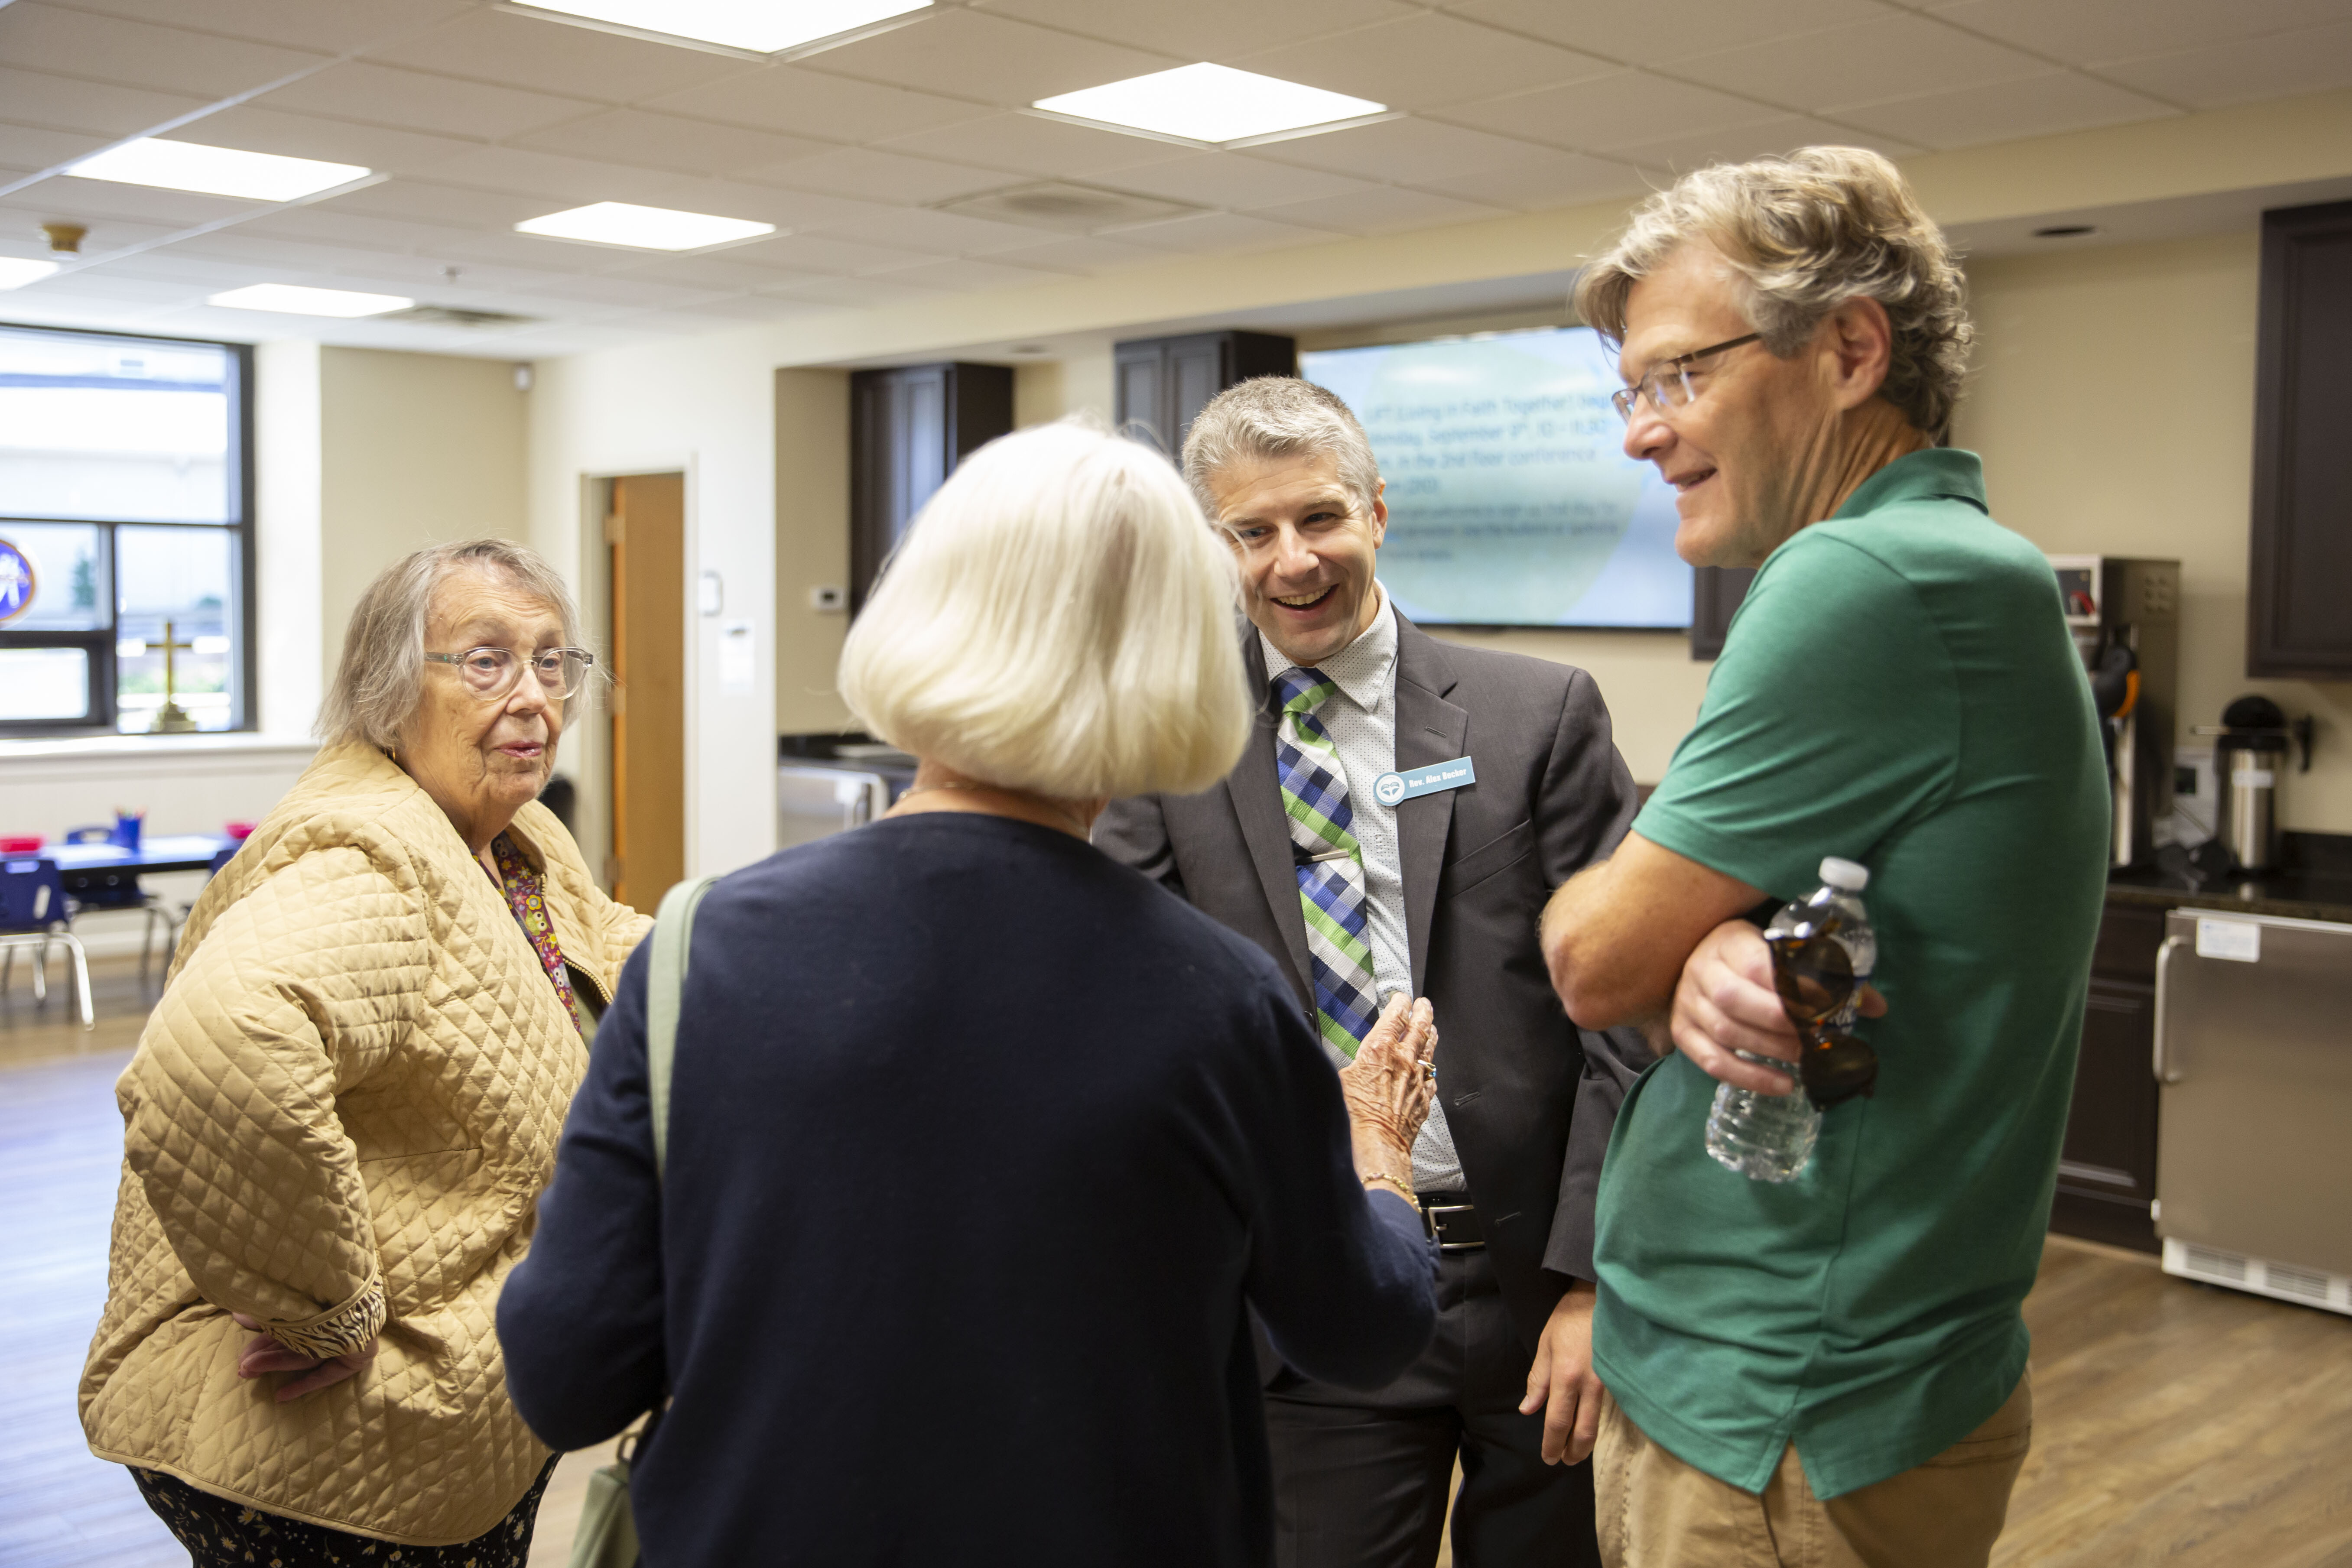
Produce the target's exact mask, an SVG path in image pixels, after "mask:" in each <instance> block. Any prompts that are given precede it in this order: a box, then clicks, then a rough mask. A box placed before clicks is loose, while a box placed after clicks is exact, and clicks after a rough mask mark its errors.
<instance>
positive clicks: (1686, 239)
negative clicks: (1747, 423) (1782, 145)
mask: <svg viewBox="0 0 2352 1568" xmlns="http://www.w3.org/2000/svg"><path fill="white" fill-rule="evenodd" d="M1694 242H1696V243H1700V244H1705V245H1707V246H1709V247H1713V248H1714V249H1715V250H1716V251H1717V253H1718V254H1719V255H1721V256H1722V258H1723V259H1724V261H1725V262H1726V263H1727V264H1728V266H1729V267H1730V268H1731V270H1732V274H1733V276H1734V277H1735V278H1737V279H1738V280H1739V282H1740V285H1741V287H1742V289H1743V290H1744V291H1745V292H1746V294H1747V296H1748V297H1747V300H1746V301H1745V303H1746V306H1747V315H1748V321H1749V323H1750V324H1751V325H1753V326H1754V327H1755V328H1756V331H1757V332H1758V333H1759V335H1760V336H1761V337H1762V338H1763V340H1764V346H1765V347H1766V348H1767V349H1769V351H1771V352H1772V353H1775V354H1778V355H1780V357H1782V358H1783V359H1785V358H1787V357H1788V356H1789V355H1790V354H1793V353H1796V352H1797V350H1798V348H1799V347H1800V346H1801V345H1802V344H1803V343H1804V342H1806V341H1807V340H1808V339H1810V338H1811V336H1812V333H1813V329H1814V328H1815V327H1817V326H1819V325H1820V324H1821V321H1822V317H1824V316H1826V315H1828V314H1829V313H1830V311H1832V310H1835V309H1836V308H1837V307H1838V306H1840V305H1842V304H1843V303H1845V302H1846V301H1847V300H1854V299H1871V300H1877V301H1878V302H1879V303H1880V304H1881V305H1883V306H1885V308H1886V316H1887V320H1888V322H1889V323H1890V324H1891V325H1892V327H1893V328H1894V338H1895V342H1894V348H1893V353H1892V356H1891V358H1890V360H1889V362H1888V364H1887V368H1886V382H1885V385H1883V386H1882V387H1880V388H1879V395H1880V396H1882V397H1884V398H1885V399H1886V401H1887V402H1889V403H1891V404H1893V405H1895V407H1896V408H1899V409H1901V410H1902V411H1903V414H1904V416H1905V417H1906V418H1908V419H1909V420H1910V421H1911V423H1912V424H1913V425H1914V426H1916V427H1917V428H1919V429H1921V430H1923V431H1926V432H1927V434H1929V435H1931V436H1934V437H1937V438H1938V439H1941V438H1942V437H1943V436H1944V434H1945V432H1946V430H1947V429H1948V427H1949V426H1950V425H1951V420H1952V407H1953V405H1955V404H1956V403H1958V401H1959V395H1960V380H1961V376H1962V374H1964V373H1965V371H1966V370H1967V367H1968V358H1969V344H1970V343H1971V342H1974V341H1975V338H1976V329H1975V328H1974V327H1973V326H1971V325H1970V324H1969V312H1968V296H1967V286H1966V280H1965V279H1963V278H1962V276H1961V273H1960V268H1959V263H1958V261H1957V260H1955V259H1954V258H1953V256H1952V250H1951V247H1950V246H1949V245H1948V244H1947V243H1946V242H1945V239H1944V234H1943V230H1941V229H1939V228H1937V226H1936V225H1935V223H1934V221H1933V220H1932V219H1930V218H1929V217H1928V216H1927V213H1926V212H1925V211H1924V210H1923V209H1922V208H1921V207H1920V205H1919V203H1918V200H1917V198H1916V197H1915V196H1913V195H1912V194H1911V187H1910V186H1909V185H1908V184H1906V183H1905V182H1904V179H1903V176H1902V174H1899V173H1898V172H1897V171H1896V170H1895V165H1894V164H1893V163H1888V162H1887V161H1886V160H1885V158H1882V157H1880V156H1879V155H1878V154H1877V153H1872V152H1867V151H1865V150H1864V149H1862V148H1860V147H1804V148H1800V149H1799V150H1798V151H1796V152H1794V153H1790V154H1789V155H1788V156H1787V157H1785V158H1759V159H1757V160H1755V161H1754V162H1752V163H1717V164H1715V165H1713V166H1712V167H1709V168H1705V169H1700V170H1697V171H1696V172H1695V173H1692V174H1685V175H1684V176H1683V177H1682V178H1681V179H1680V180H1677V181H1676V182H1675V184H1674V185H1673V186H1672V187H1671V188H1669V189H1667V190H1664V191H1661V192H1659V193H1658V194H1657V195H1654V196H1652V197H1651V198H1650V199H1649V200H1648V201H1646V202H1643V204H1642V205H1641V206H1640V207H1639V208H1637V209H1636V210H1635V212H1634V214H1633V226H1632V227H1630V228H1628V229H1627V230H1626V231H1625V233H1624V235H1623V237H1621V238H1620V239H1619V240H1618V241H1617V244H1616V246H1615V247H1613V248H1612V249H1611V250H1610V251H1609V253H1608V254H1607V255H1605V256H1602V257H1601V258H1597V259H1596V260H1594V261H1593V262H1591V264H1590V265H1589V266H1587V267H1586V268H1585V269H1584V271H1583V273H1582V275H1581V276H1580V277H1579V278H1578V279H1577V280H1576V309H1577V312H1578V314H1579V315H1580V316H1581V317H1582V318H1583V320H1584V322H1585V324H1586V325H1587V326H1590V327H1593V328H1596V329H1598V330H1599V331H1600V332H1601V335H1602V336H1603V337H1606V338H1608V339H1610V340H1612V342H1622V341H1623V339H1624V336H1625V302H1626V298H1627V296H1628V295H1630V294H1631V293H1632V292H1633V285H1634V284H1635V283H1636V282H1638V281H1639V280H1640V279H1643V278H1644V277H1647V276H1648V275H1649V274H1650V273H1652V272H1654V271H1655V270H1656V269H1657V268H1659V267H1660V266H1662V265H1664V262H1665V260H1666V258H1668V257H1670V256H1672V255H1673V254H1674V253H1675V251H1677V250H1679V249H1681V248H1682V247H1684V246H1685V245H1687V244H1691V243H1694Z"/></svg>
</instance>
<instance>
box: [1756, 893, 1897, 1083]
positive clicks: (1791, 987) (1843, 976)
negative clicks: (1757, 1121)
mask: <svg viewBox="0 0 2352 1568" xmlns="http://www.w3.org/2000/svg"><path fill="white" fill-rule="evenodd" d="M1770 941H1771V944H1772V989H1773V990H1775V991H1777V992H1779V993H1780V1010H1781V1011H1782V1012H1784V1013H1786V1014H1787V1015H1788V1016H1789V1022H1790V1023H1791V1024H1794V1025H1795V1026H1797V1037H1798V1038H1799V1039H1800V1040H1801V1041H1802V1042H1803V1043H1804V1049H1803V1050H1802V1051H1801V1052H1800V1053H1799V1055H1798V1058H1797V1079H1798V1081H1799V1082H1801V1083H1802V1084H1803V1085H1804V1086H1805V1096H1806V1098H1807V1099H1809V1100H1811V1101H1812V1102H1813V1103H1814V1104H1815V1105H1818V1106H1821V1107H1822V1108H1823V1109H1824V1110H1826V1109H1828V1108H1829V1107H1830V1106H1832V1105H1837V1104H1840V1103H1842V1102H1843V1101H1845V1100H1852V1099H1853V1097H1854V1096H1855V1095H1857V1094H1860V1095H1868V1094H1871V1093H1873V1092H1874V1091H1875V1090H1876V1089H1877V1087H1878V1053H1877V1052H1876V1051H1874V1050H1872V1049H1871V1048H1870V1045H1869V1042H1867V1041H1865V1040H1858V1039H1856V1038H1854V1037H1853V1036H1852V1035H1832V1034H1828V1033H1825V1032H1824V1031H1823V1028H1822V1026H1823V1025H1825V1024H1826V1023H1828V1021H1829V1020H1830V1019H1831V1018H1832V1017H1833V1016H1836V1014H1837V1012H1838V1010H1839V1009H1840V1008H1842V1007H1843V1006H1844V1005H1846V1004H1847V1003H1848V1002H1850V1001H1852V1000H1853V992H1854V984H1855V982H1854V978H1853V960H1852V959H1850V958H1848V957H1847V956H1846V951H1845V944H1844V943H1843V942H1839V941H1838V940H1837V938H1836V937H1835V936H1834V935H1833V934H1832V931H1831V930H1826V929H1825V930H1820V931H1813V932H1811V934H1809V935H1805V936H1779V937H1773V938H1771V939H1770Z"/></svg>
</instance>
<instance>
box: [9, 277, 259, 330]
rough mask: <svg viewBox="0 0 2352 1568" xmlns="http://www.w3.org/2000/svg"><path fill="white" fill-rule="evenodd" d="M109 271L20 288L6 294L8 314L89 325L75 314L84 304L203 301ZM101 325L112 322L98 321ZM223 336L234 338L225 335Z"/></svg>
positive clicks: (179, 288)
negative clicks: (34, 314) (121, 276)
mask: <svg viewBox="0 0 2352 1568" xmlns="http://www.w3.org/2000/svg"><path fill="white" fill-rule="evenodd" d="M110 271H111V268H96V269H93V270H91V271H89V272H77V273H74V274H71V275H70V276H68V275H66V274H63V273H60V274H58V276H56V277H54V278H47V279H42V280H41V281H40V282H38V283H35V284H31V285H28V286H27V287H26V288H23V289H10V290H9V292H8V314H9V315H10V316H11V317H13V318H14V319H16V320H17V321H24V320H26V319H27V318H28V317H30V316H32V314H33V312H34V311H36V310H38V311H40V312H41V315H40V317H39V319H40V320H42V321H57V322H60V323H62V324H65V325H68V326H80V325H86V324H89V323H88V321H87V319H86V318H83V317H81V316H80V315H79V313H78V309H77V308H78V307H80V306H82V305H83V304H84V303H85V302H87V303H90V304H100V305H168V304H177V303H180V302H182V301H188V302H194V300H201V299H203V298H204V293H203V290H202V289H200V288H192V287H190V286H189V285H187V284H184V283H167V282H159V281H157V280H155V279H146V278H117V277H111V276H109V274H110ZM96 324H97V325H100V326H110V325H112V324H114V323H112V322H108V321H100V322H98V323H96ZM222 335H223V336H235V335H236V334H234V333H224V334H222Z"/></svg>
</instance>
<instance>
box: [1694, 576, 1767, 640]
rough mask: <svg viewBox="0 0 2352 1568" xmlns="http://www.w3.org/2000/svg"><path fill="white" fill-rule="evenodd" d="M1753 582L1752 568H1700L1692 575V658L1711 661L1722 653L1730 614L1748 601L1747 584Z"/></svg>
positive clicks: (1729, 624) (1728, 627) (1729, 626)
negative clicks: (1740, 604) (1743, 601)
mask: <svg viewBox="0 0 2352 1568" xmlns="http://www.w3.org/2000/svg"><path fill="white" fill-rule="evenodd" d="M1754 581H1756V568H1755V567H1753V566H1701V567H1699V568H1698V569H1697V570H1696V571H1695V572H1693V573H1692V574H1691V625H1690V650H1691V657H1692V658H1715V657H1716V656H1717V654H1719V653H1721V652H1722V651H1723V635H1724V634H1725V633H1726V632H1727V631H1729V630H1730V629H1731V616H1732V613H1733V612H1734V611H1736V610H1738V608H1739V603H1740V601H1741V600H1743V599H1745V598H1747V597H1748V584H1750V583H1753V582H1754Z"/></svg>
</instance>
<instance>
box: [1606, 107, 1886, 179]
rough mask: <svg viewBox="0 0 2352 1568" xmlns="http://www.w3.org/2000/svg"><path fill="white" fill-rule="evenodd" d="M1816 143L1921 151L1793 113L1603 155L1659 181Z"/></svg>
mask: <svg viewBox="0 0 2352 1568" xmlns="http://www.w3.org/2000/svg"><path fill="white" fill-rule="evenodd" d="M1822 146H1831V147H1867V148H1869V149H1870V150H1871V151H1872V152H1874V153H1885V155H1886V156H1887V157H1890V158H1903V157H1908V156H1909V155H1910V154H1912V153H1917V152H1920V151H1921V150H1922V149H1920V148H1919V147H1916V146H1914V145H1912V144H1911V143H1909V142H1904V141H1902V140H1900V139H1898V138H1896V137H1893V136H1881V135H1878V134H1876V133H1875V132H1869V131H1864V130H1862V129H1860V128H1859V127H1856V126H1853V125H1847V124H1837V125H1832V124H1830V123H1828V122H1827V121H1820V120H1815V119H1813V118H1811V116H1808V115H1801V114H1796V115H1788V116H1785V117H1783V118H1781V119H1779V120H1767V121H1762V122H1760V123H1759V124H1755V125H1735V126H1732V127H1730V128H1729V129H1727V130H1723V131H1693V132H1685V133H1684V134H1681V135H1678V136H1667V137H1663V138H1661V139H1659V140H1658V141H1655V142H1628V143H1626V144H1625V145H1623V146H1619V147H1612V148H1611V149H1610V150H1609V155H1610V156H1611V157H1612V158H1616V159H1622V160H1623V161H1624V162H1626V163H1638V164H1640V165H1641V166H1642V167H1643V168H1645V169H1650V170H1654V171H1655V173H1656V174H1657V177H1658V178H1659V179H1661V180H1665V179H1671V178H1673V177H1674V176H1675V175H1678V174H1688V173H1690V172H1691V171H1692V170H1693V169H1697V168H1703V167H1705V166H1706V164H1709V163H1746V162H1747V161H1748V159H1750V158H1769V157H1775V156H1778V155H1780V154H1781V153H1792V152H1794V151H1796V150H1797V149H1798V148H1800V147H1822Z"/></svg>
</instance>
